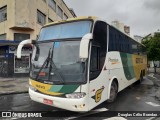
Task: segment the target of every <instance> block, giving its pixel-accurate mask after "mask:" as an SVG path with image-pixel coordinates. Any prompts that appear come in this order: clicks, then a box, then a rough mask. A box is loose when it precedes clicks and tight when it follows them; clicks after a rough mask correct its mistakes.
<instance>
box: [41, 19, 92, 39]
mask: <svg viewBox="0 0 160 120" xmlns="http://www.w3.org/2000/svg"><path fill="white" fill-rule="evenodd" d="M91 25H92V22H91V21H76V22H68V23H62V24H56V25H52V26H47V27H44V28H42V29H41V32H40V36H39V40H38V41H44V40H52V39H64V38H80V37H83V36H84V35H85V34H87V33H90V31H91Z"/></svg>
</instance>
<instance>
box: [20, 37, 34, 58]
mask: <svg viewBox="0 0 160 120" xmlns="http://www.w3.org/2000/svg"><path fill="white" fill-rule="evenodd" d="M27 44H32V40H31V39H27V40H23V41H22V42H20V44H19V45H18V48H17V58H21V52H22V48H23V46H24V45H27Z"/></svg>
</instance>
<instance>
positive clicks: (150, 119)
mask: <svg viewBox="0 0 160 120" xmlns="http://www.w3.org/2000/svg"><path fill="white" fill-rule="evenodd" d="M153 119H155V117H151V118H148V119H146V120H153Z"/></svg>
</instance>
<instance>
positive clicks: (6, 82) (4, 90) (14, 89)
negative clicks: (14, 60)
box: [0, 77, 29, 95]
mask: <svg viewBox="0 0 160 120" xmlns="http://www.w3.org/2000/svg"><path fill="white" fill-rule="evenodd" d="M28 79H29V78H28V77H21V78H2V77H0V95H7V94H16V93H26V92H28V87H29V84H28Z"/></svg>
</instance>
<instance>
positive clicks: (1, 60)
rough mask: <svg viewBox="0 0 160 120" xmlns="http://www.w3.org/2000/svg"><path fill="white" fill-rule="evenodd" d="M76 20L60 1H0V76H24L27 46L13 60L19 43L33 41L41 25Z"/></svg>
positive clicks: (28, 55) (71, 11)
mask: <svg viewBox="0 0 160 120" xmlns="http://www.w3.org/2000/svg"><path fill="white" fill-rule="evenodd" d="M72 17H76V15H75V13H74V11H73V9H70V8H68V7H67V5H66V4H65V3H64V1H63V0H0V76H4V77H5V76H6V77H10V76H13V75H20V74H22V75H23V74H28V73H29V67H30V56H31V52H32V48H31V46H26V47H25V48H24V49H23V51H22V54H23V55H22V59H21V60H19V59H17V58H16V49H17V45H18V43H19V42H20V41H22V40H25V39H33V40H36V39H37V35H38V34H39V31H40V29H41V27H42V26H43V25H44V24H47V23H50V22H53V21H57V20H62V19H67V18H72Z"/></svg>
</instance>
